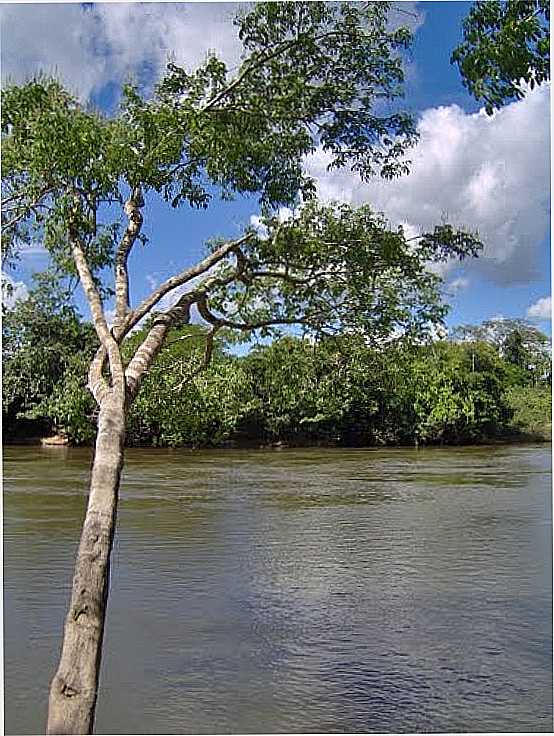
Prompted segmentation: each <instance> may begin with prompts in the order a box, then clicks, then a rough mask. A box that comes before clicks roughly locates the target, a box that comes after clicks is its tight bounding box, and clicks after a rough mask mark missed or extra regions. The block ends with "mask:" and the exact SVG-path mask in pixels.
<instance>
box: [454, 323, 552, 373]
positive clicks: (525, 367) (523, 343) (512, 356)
mask: <svg viewBox="0 0 554 736" xmlns="http://www.w3.org/2000/svg"><path fill="white" fill-rule="evenodd" d="M452 337H453V339H454V340H455V341H461V342H466V341H469V342H486V343H488V344H490V345H493V346H494V347H495V348H496V350H497V351H498V353H499V355H500V356H502V357H503V358H504V359H505V360H506V361H507V362H508V363H509V364H511V365H512V366H513V367H514V373H513V376H512V381H513V382H516V383H520V384H528V383H530V384H533V385H536V384H537V383H540V382H545V381H546V382H549V381H550V380H551V374H552V359H551V351H550V340H549V338H548V337H547V336H546V335H545V334H544V333H543V332H541V331H540V330H539V329H537V328H536V327H535V326H534V325H532V324H531V323H529V322H528V321H527V320H524V319H508V318H505V317H503V318H499V319H489V320H485V321H484V322H482V323H481V324H480V325H460V326H459V327H457V328H456V329H455V330H454V331H453V333H452Z"/></svg>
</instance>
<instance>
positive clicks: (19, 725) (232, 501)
mask: <svg viewBox="0 0 554 736" xmlns="http://www.w3.org/2000/svg"><path fill="white" fill-rule="evenodd" d="M89 464H90V453H89V451H88V450H81V449H67V448H44V449H41V448H30V447H25V448H23V447H8V448H6V449H5V450H4V616H5V619H4V625H5V645H4V664H5V731H6V733H7V734H29V733H40V732H44V731H43V730H42V729H43V728H44V723H45V714H46V704H47V691H48V683H49V679H50V678H51V676H52V674H53V672H54V669H55V665H56V661H57V656H58V650H59V646H60V641H61V632H62V624H63V619H64V617H65V611H66V606H67V603H68V597H69V590H70V579H71V571H72V566H73V558H74V555H75V551H76V547H77V542H78V535H79V529H80V525H81V521H82V517H83V513H84V508H85V501H86V496H85V488H86V480H87V476H88V469H89ZM551 545H552V522H551V450H550V446H532V445H528V446H499V447H480V448H455V449H445V448H436V449H420V450H415V449H387V450H373V449H372V450H358V449H356V450H342V449H341V450H338V449H336V450H335V449H331V450H318V449H307V450H283V451H241V450H229V451H221V452H220V451H206V452H189V451H185V450H175V451H169V450H168V451H165V450H136V449H135V450H129V451H128V452H127V462H126V467H125V471H124V478H123V483H122V490H121V501H120V509H119V522H118V530H117V536H116V542H115V546H114V553H113V558H112V559H113V568H112V579H111V580H112V581H111V592H110V601H109V607H108V616H107V627H106V637H105V645H104V646H105V649H104V658H103V664H102V674H101V686H100V691H99V699H98V708H97V718H96V728H95V730H96V732H97V733H104V734H107V733H111V734H179V733H181V734H184V733H197V734H202V733H232V734H240V733H276V732H279V733H291V732H295V733H299V732H320V733H321V732H323V733H332V732H335V733H336V732H339V733H340V732H350V733H353V732H354V733H356V732H357V733H360V732H372V731H373V732H376V731H378V732H389V733H406V732H417V733H421V732H456V731H458V732H468V731H470V732H476V731H480V732H491V731H527V732H538V731H544V732H549V731H551V730H552V553H551V549H552V546H551Z"/></svg>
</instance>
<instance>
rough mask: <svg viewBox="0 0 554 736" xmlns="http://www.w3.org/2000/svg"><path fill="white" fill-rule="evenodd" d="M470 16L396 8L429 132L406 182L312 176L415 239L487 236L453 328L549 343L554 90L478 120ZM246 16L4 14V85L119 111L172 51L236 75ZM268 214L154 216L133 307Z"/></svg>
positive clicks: (412, 99)
mask: <svg viewBox="0 0 554 736" xmlns="http://www.w3.org/2000/svg"><path fill="white" fill-rule="evenodd" d="M470 6H471V4H470V3H463V2H434V1H429V2H419V3H415V2H405V3H400V4H399V6H398V7H399V9H400V10H401V11H403V12H401V13H397V14H396V16H397V19H398V22H408V23H409V24H410V25H411V26H412V28H413V29H414V31H415V41H414V45H413V48H412V51H411V52H410V54H409V57H408V59H407V83H406V99H405V103H406V106H407V107H408V109H410V110H412V111H413V112H414V114H415V115H416V117H417V119H418V121H419V126H420V135H421V140H420V144H419V146H418V148H417V149H416V150H415V151H414V152H413V153H412V155H411V158H412V161H413V164H412V173H411V174H410V175H409V176H408V177H404V178H403V179H401V180H396V181H394V182H392V183H390V184H389V183H384V182H379V181H375V182H370V183H369V184H362V183H361V182H359V181H358V180H357V179H356V177H355V176H353V175H352V174H350V173H349V172H337V173H333V174H332V175H331V174H329V173H328V172H327V171H326V161H325V157H324V156H323V155H321V154H319V153H316V154H315V155H314V156H313V157H311V159H310V160H308V161H307V162H306V166H307V168H308V170H309V171H310V172H311V173H312V174H313V175H314V176H315V177H316V179H317V182H318V188H319V193H320V196H321V197H322V198H323V199H344V200H346V201H349V202H352V203H361V202H370V203H373V204H374V206H375V208H376V209H380V210H383V211H384V212H385V214H386V216H387V217H388V218H389V220H390V221H391V223H393V224H395V225H396V224H400V223H402V224H403V225H404V226H405V228H408V229H410V228H411V229H412V230H413V232H414V233H416V232H418V231H421V229H423V228H428V227H432V225H433V224H435V223H436V222H438V221H440V220H441V218H443V217H447V218H448V220H449V221H453V222H454V223H455V224H459V225H465V226H467V227H471V228H477V229H478V230H479V232H480V235H481V237H482V238H483V240H484V241H485V243H486V249H485V252H484V255H483V256H482V257H481V258H479V259H477V260H476V261H472V262H466V263H465V264H463V265H462V266H459V265H450V266H448V267H447V268H445V269H444V272H443V274H442V275H443V277H444V280H445V289H446V292H447V294H448V296H447V301H449V303H450V304H451V305H452V311H451V313H450V316H449V318H448V323H449V324H451V325H452V324H459V323H468V322H472V323H476V322H480V321H482V320H483V319H488V318H491V317H495V316H500V315H501V316H505V317H525V316H529V317H530V318H531V319H533V320H534V321H535V323H536V324H537V326H539V327H540V328H541V329H543V330H545V331H547V332H549V331H550V323H549V314H550V308H549V301H548V298H549V296H550V210H549V208H550V160H549V146H550V141H549V136H550V121H549V87H544V88H539V89H536V90H535V91H534V92H533V93H530V94H529V95H528V97H527V98H526V99H525V100H523V101H520V102H516V103H513V104H512V105H509V106H507V107H506V108H504V109H503V110H502V111H500V112H499V113H497V114H495V116H494V117H493V118H489V117H488V116H486V115H485V114H484V113H483V112H482V111H480V105H479V104H478V103H477V102H476V101H475V100H473V99H472V98H471V97H470V96H469V95H468V94H467V92H466V91H465V88H464V87H463V85H462V83H461V80H460V78H459V74H458V71H457V68H455V67H453V66H451V65H450V61H449V60H450V54H451V52H452V50H453V48H454V47H455V46H456V44H457V43H458V41H459V39H460V36H461V20H462V19H463V18H464V17H465V15H466V14H467V12H468V10H469V8H470ZM236 8H237V6H236V5H233V4H232V3H229V4H227V3H209V4H199V3H195V4H193V3H180V4H175V3H163V4H162V3H149V4H140V5H139V4H135V3H130V4H120V3H118V4H114V3H102V4H95V5H91V4H88V5H87V6H84V5H78V4H58V5H38V4H35V5H15V4H10V5H2V6H0V15H1V19H2V75H3V77H4V79H5V78H6V77H8V76H9V77H10V78H11V79H14V80H16V81H22V80H23V79H25V78H26V77H28V76H30V75H32V74H33V73H34V72H36V71H37V70H38V69H43V70H46V71H54V70H55V71H56V73H57V75H58V76H60V77H61V78H62V79H63V80H64V81H65V82H66V83H67V84H68V86H70V88H72V89H73V90H75V91H76V92H78V93H79V94H80V95H81V97H82V98H83V99H90V100H91V101H93V102H95V103H96V104H98V105H100V106H103V107H105V108H109V107H113V104H114V101H115V95H116V91H117V88H118V85H119V83H120V82H121V80H122V79H124V78H125V77H126V76H127V75H128V74H134V75H135V76H137V77H139V78H141V79H143V80H146V81H148V80H151V79H153V78H155V77H156V76H157V75H158V74H159V73H160V72H161V70H162V69H163V65H164V63H165V60H166V58H167V53H168V52H170V51H171V52H173V53H174V54H175V57H176V59H177V61H178V62H181V63H184V64H187V65H189V66H191V65H194V64H195V63H197V62H199V61H201V60H202V59H203V57H204V55H205V52H206V50H207V49H208V48H210V49H215V50H216V51H217V52H218V53H219V54H220V55H221V56H222V57H223V58H224V59H225V60H226V61H228V63H229V64H230V65H231V66H232V65H233V64H234V63H236V61H237V60H238V56H239V53H240V47H239V45H238V42H237V40H236V38H235V35H234V32H233V28H232V25H231V22H230V20H231V17H232V15H233V13H234V11H235V10H236ZM257 213H258V206H257V202H256V198H253V197H251V198H239V199H237V200H236V201H235V202H232V203H229V202H218V201H217V199H216V198H214V202H213V204H212V206H211V207H210V209H209V210H208V211H207V212H206V211H199V212H198V211H193V210H190V209H188V208H187V209H181V210H179V211H177V212H176V211H173V210H170V209H168V207H167V206H166V205H163V204H161V203H159V202H152V206H151V207H149V208H147V210H146V220H145V226H144V230H145V232H146V234H147V235H148V236H149V237H150V244H149V245H147V246H146V247H144V248H143V247H142V246H138V247H137V249H136V252H135V253H134V254H133V256H132V260H131V269H132V275H133V285H132V296H133V297H134V298H135V299H139V298H142V297H144V296H145V295H146V294H147V293H148V292H149V291H150V289H151V288H152V286H153V285H155V284H156V283H159V282H160V281H162V280H163V279H164V278H166V277H167V276H169V275H171V274H172V273H174V272H175V271H176V270H181V269H182V268H183V266H186V265H187V264H190V263H192V262H194V261H195V260H196V259H197V258H198V256H199V255H200V254H201V253H202V247H203V245H202V244H203V242H204V241H205V240H206V239H207V238H210V237H213V236H219V235H223V236H234V235H237V233H239V232H240V231H241V229H242V227H243V226H244V225H245V224H247V223H248V222H249V221H250V217H251V216H254V215H256V214H257ZM45 262H46V258H45V256H44V253H43V252H42V251H41V248H40V244H38V243H37V246H36V247H35V248H32V249H31V250H30V251H28V252H27V253H25V254H24V255H23V257H22V259H21V262H20V266H19V268H18V270H17V271H15V272H12V273H11V274H10V275H11V278H12V279H13V280H14V282H15V283H19V284H20V286H19V293H22V294H23V293H24V291H25V284H27V285H28V283H29V280H30V275H31V273H32V272H33V270H36V269H38V268H41V267H43V266H44V264H45ZM81 303H82V302H81ZM82 311H83V312H84V313H85V314H86V308H83V310H82Z"/></svg>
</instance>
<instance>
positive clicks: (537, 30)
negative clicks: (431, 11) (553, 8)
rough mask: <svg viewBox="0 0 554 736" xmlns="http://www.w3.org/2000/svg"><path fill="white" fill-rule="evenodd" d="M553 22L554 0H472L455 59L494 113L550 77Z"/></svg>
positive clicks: (466, 80) (473, 90)
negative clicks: (553, 2)
mask: <svg viewBox="0 0 554 736" xmlns="http://www.w3.org/2000/svg"><path fill="white" fill-rule="evenodd" d="M549 21H550V2H549V0H507V2H503V1H501V0H479V1H478V2H475V3H473V5H472V7H471V10H470V12H469V14H468V16H467V18H466V19H465V20H464V23H463V41H462V43H461V44H460V45H459V46H458V47H457V48H456V49H455V50H454V52H453V54H452V59H451V60H452V63H456V64H457V65H458V68H459V69H460V73H461V75H462V80H463V83H464V85H465V86H466V87H467V89H468V90H469V92H470V93H471V94H472V95H473V96H474V97H475V98H476V99H477V100H482V101H483V102H484V103H485V110H486V111H487V113H488V114H489V115H491V114H492V113H493V111H494V110H495V109H498V108H500V107H502V106H503V105H504V104H505V103H506V102H510V101H511V100H519V99H521V98H522V97H523V96H524V95H525V87H526V85H528V86H529V87H530V88H531V89H533V88H534V87H535V85H538V84H542V82H545V81H547V80H548V79H550V27H549Z"/></svg>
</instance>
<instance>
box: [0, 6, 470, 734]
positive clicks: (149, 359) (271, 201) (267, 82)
mask: <svg viewBox="0 0 554 736" xmlns="http://www.w3.org/2000/svg"><path fill="white" fill-rule="evenodd" d="M387 10H388V7H387V4H386V3H364V4H358V3H354V4H350V3H309V2H298V3H296V2H290V3H259V4H257V5H256V6H255V7H254V9H253V10H252V11H251V12H249V13H247V14H246V15H244V16H242V17H240V18H239V19H237V29H238V35H239V37H240V39H241V41H242V44H243V48H244V55H243V60H242V62H241V64H240V66H239V68H238V69H237V70H236V71H234V72H231V71H229V70H228V69H227V68H226V66H225V64H224V63H223V62H221V61H220V60H218V59H217V58H216V57H215V56H210V57H209V58H208V59H207V61H206V63H205V64H203V65H202V66H200V67H199V68H198V69H197V70H196V71H194V72H188V71H186V70H184V69H181V68H179V67H177V66H176V65H174V64H170V65H169V67H168V72H167V74H166V76H165V77H164V78H163V79H162V81H161V82H160V84H159V85H158V86H157V88H156V90H155V93H154V95H153V96H152V97H151V98H150V99H145V98H143V97H142V96H141V95H140V94H139V91H138V89H137V88H136V87H135V86H132V85H126V86H125V87H124V89H123V95H122V102H121V108H120V110H119V112H118V113H117V114H116V115H115V116H113V117H107V116H105V115H104V114H102V113H101V112H100V111H95V110H90V109H87V108H86V107H84V106H83V105H82V104H80V103H79V101H78V100H77V99H75V98H74V97H72V96H71V95H70V94H69V93H68V92H67V91H66V90H65V89H64V88H63V87H62V86H61V85H60V84H59V83H58V82H56V81H54V80H49V79H34V80H32V81H30V82H29V83H27V84H24V85H22V86H13V87H9V88H7V89H5V90H4V91H3V95H2V133H3V136H4V139H3V167H2V188H3V201H4V207H3V211H2V218H3V219H2V223H3V226H4V233H5V240H4V247H5V255H6V257H7V258H9V257H11V256H13V254H14V252H15V251H16V249H17V248H18V247H21V244H22V243H24V242H25V241H29V240H32V239H33V238H37V237H40V238H42V240H43V242H44V245H45V247H46V248H47V249H48V250H49V252H50V255H51V258H52V260H53V262H54V263H55V265H56V266H57V267H58V268H60V269H63V270H64V271H65V272H67V273H68V274H72V275H74V276H78V278H79V280H80V284H81V286H82V288H83V290H84V293H85V295H86V298H87V300H88V303H89V306H90V311H91V316H92V323H93V325H94V328H95V331H96V334H97V337H98V341H99V344H100V345H99V348H98V350H97V353H96V355H95V357H94V359H93V360H92V363H91V365H90V370H89V374H88V387H89V390H90V392H91V393H92V395H93V397H94V399H95V401H96V403H97V405H98V420H97V426H98V430H97V436H96V445H95V455H94V462H93V466H92V470H91V479H90V492H89V500H88V506H87V512H86V517H85V521H84V525H83V532H82V537H81V542H80V545H79V550H78V553H77V560H76V565H75V574H74V579H73V587H72V595H71V602H70V607H69V612H68V615H67V618H66V623H65V631H64V641H63V647H62V653H61V659H60V664H59V668H58V671H57V673H56V675H55V677H54V679H53V681H52V686H51V690H50V700H49V717H48V726H47V730H48V733H89V732H90V731H91V730H92V727H93V719H94V709H95V703H96V697H97V685H98V672H99V664H100V656H101V648H102V637H103V631H104V621H105V612H106V603H107V595H108V572H109V558H110V552H111V546H112V541H113V533H114V524H115V518H116V508H117V495H118V489H119V481H120V475H121V469H122V465H123V447H124V438H125V423H126V415H127V413H128V410H129V407H130V405H131V404H132V403H133V401H134V400H135V399H136V397H137V394H138V391H139V388H140V385H141V382H142V381H143V379H144V378H145V376H146V374H147V372H148V370H149V368H150V366H151V365H152V364H153V362H154V360H155V358H156V356H157V355H158V354H159V352H160V350H161V349H162V347H163V344H164V341H165V339H166V337H167V335H168V333H169V332H170V330H171V329H172V328H174V327H176V326H178V325H182V324H186V323H188V322H189V320H190V318H191V311H192V310H193V308H194V309H196V310H197V311H198V312H199V314H200V315H201V317H202V318H203V320H204V324H205V325H206V328H205V356H204V361H203V364H207V363H208V361H209V358H210V356H211V353H212V351H213V344H214V338H215V336H216V334H217V333H218V332H219V331H220V330H221V329H222V328H224V327H227V328H230V329H231V330H237V331H241V332H247V331H251V330H260V331H262V332H263V331H268V330H270V329H271V328H272V327H273V326H275V325H277V324H300V325H303V326H304V327H305V328H306V329H308V330H312V331H314V332H325V331H333V330H337V329H339V327H341V328H346V329H353V328H354V327H356V328H357V329H363V330H365V331H366V332H368V333H369V334H372V335H374V336H375V337H379V336H382V335H385V334H388V333H390V331H391V330H394V329H400V330H405V331H407V332H414V333H415V332H417V331H421V330H424V329H425V327H426V326H427V325H428V324H429V323H430V322H432V321H434V320H437V319H440V317H441V316H442V314H443V311H444V310H443V307H442V306H441V305H440V304H439V302H438V280H437V279H436V277H434V276H432V275H430V274H429V273H428V272H427V271H426V269H425V268H424V267H423V265H422V264H423V262H424V261H426V260H433V259H434V260H442V259H445V258H448V257H450V256H459V257H463V256H465V255H467V254H475V253H476V252H477V250H478V248H479V245H480V244H479V242H478V241H477V239H476V238H475V237H473V236H471V235H469V234H464V233H461V232H456V231H454V230H453V229H452V228H451V227H449V226H446V225H443V226H439V227H437V228H436V229H435V231H434V232H432V233H428V234H425V235H423V236H422V237H421V239H420V240H419V249H418V252H420V254H421V258H415V259H414V258H413V257H412V256H413V252H414V250H415V248H414V245H415V244H414V243H409V242H408V241H407V239H406V238H405V236H404V234H403V232H402V231H401V230H399V231H391V230H390V229H388V228H387V227H386V224H385V223H384V221H383V220H382V219H381V218H379V217H378V216H377V215H375V214H374V213H372V212H371V211H370V210H369V209H368V208H363V209H362V210H360V211H356V210H353V209H352V208H349V207H338V206H328V207H319V206H318V205H317V204H315V203H313V202H312V203H308V204H306V205H305V206H303V207H302V208H301V210H300V212H299V213H298V214H297V215H296V216H295V217H293V219H292V220H291V221H290V222H281V221H280V220H279V218H278V217H276V216H275V215H274V214H272V208H275V207H276V206H278V205H280V204H289V205H294V204H295V203H296V204H298V202H299V196H300V197H302V198H303V199H304V200H307V199H309V198H310V197H311V196H313V194H314V183H313V181H311V179H310V178H309V177H307V176H306V175H305V173H304V171H303V168H302V162H303V158H304V156H305V155H306V154H308V153H310V152H312V151H314V150H315V149H316V148H317V147H320V148H322V149H323V150H324V151H326V152H327V153H328V154H329V156H330V159H331V166H334V167H342V166H349V167H350V168H351V169H352V170H353V171H355V172H357V173H358V174H360V176H362V177H364V178H367V177H369V176H371V175H374V174H380V175H383V176H393V175H396V174H399V173H402V172H404V171H405V170H406V166H407V164H406V162H405V159H404V158H403V154H404V152H405V151H406V149H407V148H408V147H409V146H410V145H411V144H413V143H414V142H415V139H416V134H415V130H414V124H413V121H412V119H411V118H410V116H409V115H407V114H405V113H403V112H401V111H394V112H391V109H390V106H389V105H387V106H385V105H384V104H383V103H384V102H388V103H393V102H394V101H395V100H396V99H397V98H398V97H399V95H400V94H401V84H402V81H403V73H402V64H401V58H400V55H399V51H400V50H401V49H403V48H405V47H406V46H407V45H408V43H409V40H410V35H409V32H408V31H406V30H405V29H397V30H390V29H389V28H388V26H387ZM214 188H216V189H219V191H220V192H221V193H222V196H225V197H229V196H232V195H233V194H234V193H241V192H258V193H259V196H260V201H261V204H262V206H263V207H264V210H265V212H266V216H265V218H264V226H265V228H266V232H265V233H263V234H260V233H257V232H256V231H255V230H253V229H247V230H246V231H245V233H244V234H243V235H242V236H241V237H238V238H236V239H234V240H230V241H221V240H216V241H214V242H212V243H211V244H209V246H208V250H207V253H206V255H205V257H204V258H203V259H202V260H200V261H199V262H198V263H196V264H195V265H194V266H191V267H188V268H185V269H183V270H182V271H181V272H180V273H178V274H176V275H175V276H172V277H171V278H169V279H167V280H166V281H165V282H164V283H162V284H161V285H160V286H159V287H158V288H156V289H155V290H154V291H152V293H151V294H150V295H149V296H148V297H147V298H146V299H144V300H143V301H142V302H141V303H140V304H138V305H136V306H134V307H131V304H130V299H129V273H128V259H129V255H130V253H131V251H132V249H133V247H134V245H135V244H136V243H137V242H138V241H140V240H141V239H143V238H144V236H143V232H142V230H143V220H144V215H143V210H144V208H145V207H146V206H147V205H148V204H149V203H150V202H151V201H152V200H153V198H154V197H155V196H157V195H158V196H161V197H162V198H163V199H164V200H165V201H167V202H168V203H170V204H171V205H172V206H173V207H178V206H179V205H182V204H189V205H191V206H195V207H206V206H207V205H208V204H209V200H210V197H211V196H212V192H213V190H214ZM114 211H117V212H118V219H116V220H115V221H114V220H113V212H114ZM119 218H121V219H119ZM109 273H111V275H112V278H113V281H112V284H111V288H112V289H113V293H114V295H115V317H114V321H113V324H112V326H111V327H110V326H109V325H108V322H107V319H106V311H105V299H104V297H105V296H106V294H107V293H108V292H107V289H108V288H110V287H108V286H107V285H106V283H105V278H107V276H108V274H109ZM399 284H402V287H403V290H401V291H400V292H399V290H398V285H399ZM177 288H180V289H181V288H184V289H185V291H183V292H182V293H181V295H180V296H179V297H178V299H177V300H176V302H175V304H174V305H173V306H172V307H171V308H170V309H168V310H167V311H165V312H163V313H159V314H156V315H155V316H154V318H153V319H152V321H151V324H150V327H149V329H148V332H147V335H146V337H145V338H144V340H143V341H142V342H141V343H140V345H139V346H138V347H137V349H136V351H135V353H134V355H133V356H132V357H131V358H130V359H129V360H128V361H127V360H125V358H124V355H123V352H122V342H123V340H124V339H125V337H126V336H127V335H128V334H129V332H130V331H131V330H132V329H133V328H134V327H135V326H137V325H138V324H139V322H140V321H141V320H142V319H143V318H144V317H146V316H147V315H149V314H151V313H152V311H153V310H154V309H155V308H156V306H157V305H159V303H160V301H161V299H162V298H163V297H164V296H165V295H167V294H170V293H171V292H174V291H175V289H177Z"/></svg>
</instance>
